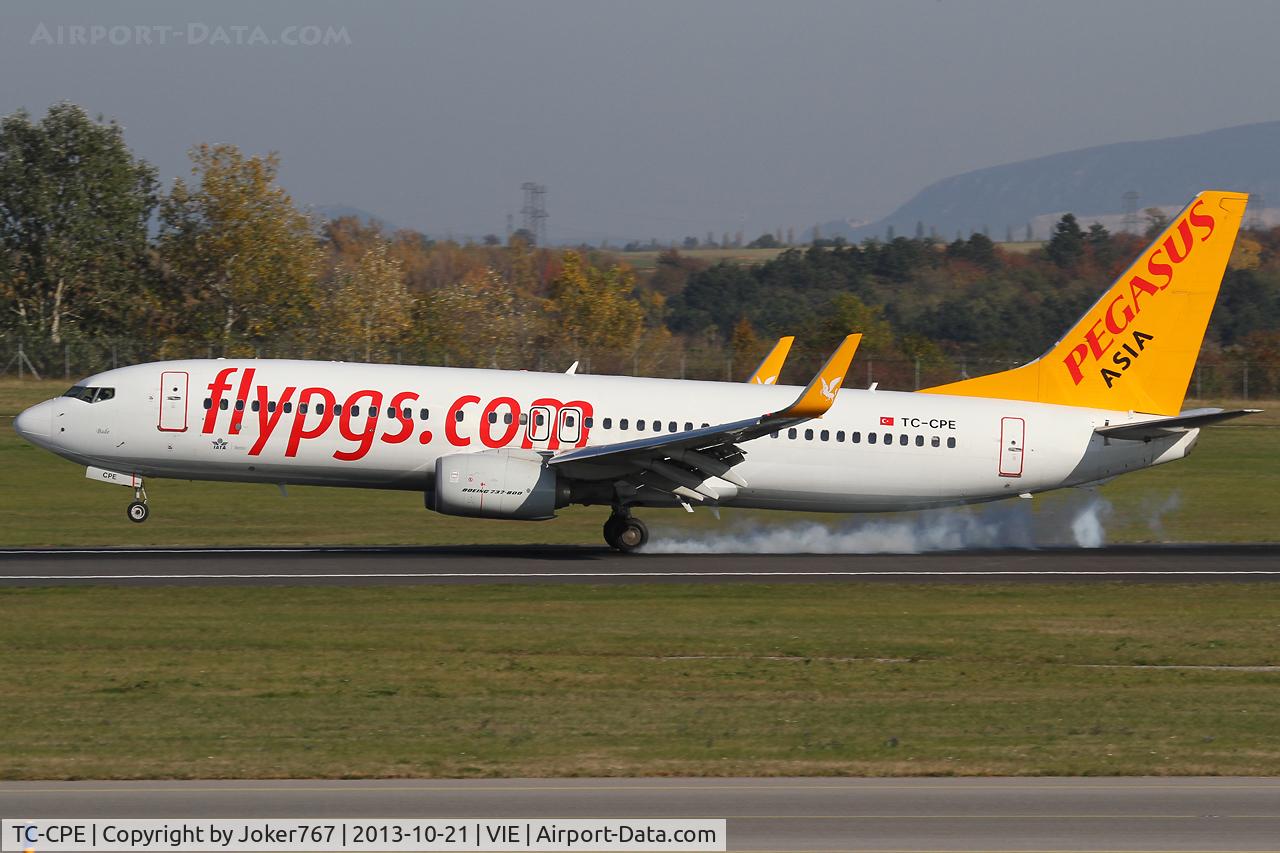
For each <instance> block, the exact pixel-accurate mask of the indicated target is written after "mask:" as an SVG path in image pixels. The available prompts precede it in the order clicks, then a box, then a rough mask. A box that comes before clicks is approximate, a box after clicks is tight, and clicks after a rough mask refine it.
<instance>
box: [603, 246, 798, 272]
mask: <svg viewBox="0 0 1280 853" xmlns="http://www.w3.org/2000/svg"><path fill="white" fill-rule="evenodd" d="M787 248H794V249H798V250H800V251H802V252H803V251H804V250H805V249H806V248H807V247H805V246H791V247H784V248H780V249H747V248H737V249H678V250H677V251H678V252H680V257H682V258H693V259H695V260H699V261H706V262H707V263H709V264H718V263H720V262H721V261H730V262H731V263H735V264H746V265H748V266H750V265H753V264H763V263H766V262H768V261H771V260H773V259H774V258H776V257H778V255H781V254H782V253H783V252H785V251H787ZM665 251H668V250H667V249H657V250H654V251H644V252H618V253H617V257H618V258H619V260H622V261H624V262H625V263H626V264H627V265H628V266H630V267H632V268H634V269H636V270H639V271H641V272H643V271H645V270H651V269H653V268H655V267H656V266H657V265H658V256H659V255H661V254H662V253H663V252H665Z"/></svg>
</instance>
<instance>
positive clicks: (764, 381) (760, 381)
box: [751, 376, 778, 385]
mask: <svg viewBox="0 0 1280 853" xmlns="http://www.w3.org/2000/svg"><path fill="white" fill-rule="evenodd" d="M751 381H752V382H754V383H755V384H757V385H773V384H774V383H776V382H777V381H778V377H776V376H765V377H760V376H757V377H756V378H755V379H753V380H751Z"/></svg>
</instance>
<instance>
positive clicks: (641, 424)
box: [636, 420, 644, 432]
mask: <svg viewBox="0 0 1280 853" xmlns="http://www.w3.org/2000/svg"><path fill="white" fill-rule="evenodd" d="M636 429H637V430H639V431H640V432H644V421H643V420H638V421H636Z"/></svg>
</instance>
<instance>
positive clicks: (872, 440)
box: [867, 432, 876, 444]
mask: <svg viewBox="0 0 1280 853" xmlns="http://www.w3.org/2000/svg"><path fill="white" fill-rule="evenodd" d="M875 443H876V434H875V433H874V432H869V433H867V444H875Z"/></svg>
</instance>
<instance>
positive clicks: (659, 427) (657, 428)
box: [653, 421, 662, 432]
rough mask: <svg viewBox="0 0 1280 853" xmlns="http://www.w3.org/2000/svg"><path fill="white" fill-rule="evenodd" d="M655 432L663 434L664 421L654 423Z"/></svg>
mask: <svg viewBox="0 0 1280 853" xmlns="http://www.w3.org/2000/svg"><path fill="white" fill-rule="evenodd" d="M653 431H654V432H662V421H654V422H653Z"/></svg>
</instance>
